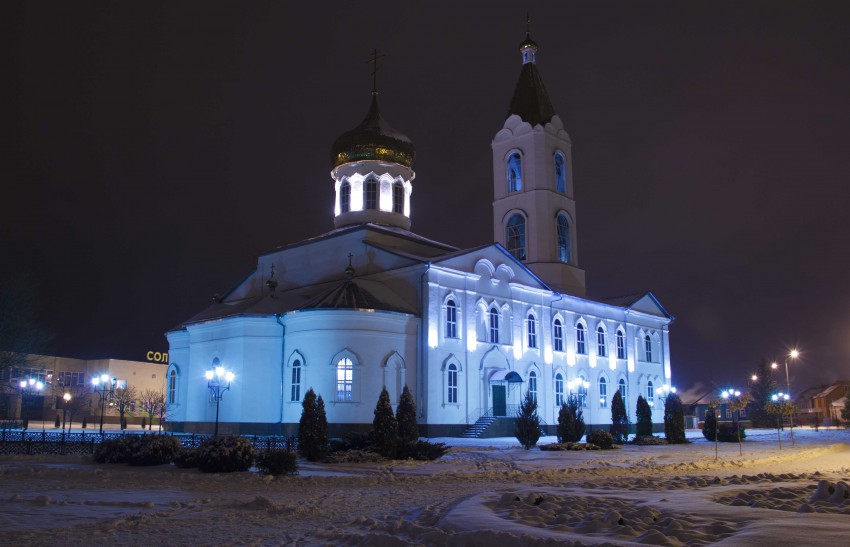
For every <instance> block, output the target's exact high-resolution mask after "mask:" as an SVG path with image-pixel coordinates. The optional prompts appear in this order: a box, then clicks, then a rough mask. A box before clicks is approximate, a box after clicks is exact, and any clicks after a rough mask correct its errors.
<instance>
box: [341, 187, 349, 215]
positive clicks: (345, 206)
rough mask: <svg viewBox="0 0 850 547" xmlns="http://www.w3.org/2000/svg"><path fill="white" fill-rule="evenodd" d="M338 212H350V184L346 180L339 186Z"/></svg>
mask: <svg viewBox="0 0 850 547" xmlns="http://www.w3.org/2000/svg"><path fill="white" fill-rule="evenodd" d="M339 210H340V213H347V212H349V211H350V210H351V183H350V182H348V180H343V181H342V184H340V185H339Z"/></svg>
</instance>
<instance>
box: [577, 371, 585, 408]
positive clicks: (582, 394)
mask: <svg viewBox="0 0 850 547" xmlns="http://www.w3.org/2000/svg"><path fill="white" fill-rule="evenodd" d="M578 379H579V383H578V401H579V403H581V406H584V407H586V406H587V388H586V387H584V384H585V382H587V380H585V379H584V378H582V377H581V376H579V378H578Z"/></svg>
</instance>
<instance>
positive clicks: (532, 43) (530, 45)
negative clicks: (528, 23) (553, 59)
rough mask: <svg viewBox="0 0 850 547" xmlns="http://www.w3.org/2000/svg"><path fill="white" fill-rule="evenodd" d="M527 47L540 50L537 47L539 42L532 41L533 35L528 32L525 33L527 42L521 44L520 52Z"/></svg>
mask: <svg viewBox="0 0 850 547" xmlns="http://www.w3.org/2000/svg"><path fill="white" fill-rule="evenodd" d="M527 47H533V48H534V50H535V51H536V50H538V49H540V46H538V45H537V42H535V41H534V40H532V39H531V35H530V34H528V33H527V32H526V33H525V40H523V41H522V42H520V43H519V50H520V51H522V50H523V49H525V48H527Z"/></svg>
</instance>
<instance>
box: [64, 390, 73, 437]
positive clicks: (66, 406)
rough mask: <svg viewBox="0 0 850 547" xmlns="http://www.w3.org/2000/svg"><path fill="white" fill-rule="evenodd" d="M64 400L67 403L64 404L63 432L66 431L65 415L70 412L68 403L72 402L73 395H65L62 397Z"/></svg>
mask: <svg viewBox="0 0 850 547" xmlns="http://www.w3.org/2000/svg"><path fill="white" fill-rule="evenodd" d="M62 400H63V401H65V402H64V403H63V404H62V431H65V414H66V413H67V412H68V403H70V402H71V394H70V393H65V395H63V396H62Z"/></svg>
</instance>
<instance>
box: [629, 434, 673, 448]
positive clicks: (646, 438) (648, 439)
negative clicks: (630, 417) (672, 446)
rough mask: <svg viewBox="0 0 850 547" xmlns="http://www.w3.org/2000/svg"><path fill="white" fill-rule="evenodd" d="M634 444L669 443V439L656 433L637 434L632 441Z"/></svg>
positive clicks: (654, 444) (655, 444)
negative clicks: (657, 435) (655, 434)
mask: <svg viewBox="0 0 850 547" xmlns="http://www.w3.org/2000/svg"><path fill="white" fill-rule="evenodd" d="M632 444H636V445H638V446H657V445H659V444H667V441H666V440H665V439H662V438H661V437H656V436H654V435H637V436H635V439H634V440H633V441H632Z"/></svg>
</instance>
